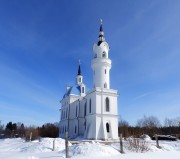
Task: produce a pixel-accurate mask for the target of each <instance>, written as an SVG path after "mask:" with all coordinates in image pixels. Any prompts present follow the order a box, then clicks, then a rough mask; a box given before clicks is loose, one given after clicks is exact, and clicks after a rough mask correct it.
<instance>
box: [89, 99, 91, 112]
mask: <svg viewBox="0 0 180 159" xmlns="http://www.w3.org/2000/svg"><path fill="white" fill-rule="evenodd" d="M89 113H91V99H90V100H89Z"/></svg>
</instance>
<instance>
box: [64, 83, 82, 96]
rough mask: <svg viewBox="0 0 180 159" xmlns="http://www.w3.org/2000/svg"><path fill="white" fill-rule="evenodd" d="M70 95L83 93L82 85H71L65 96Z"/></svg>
mask: <svg viewBox="0 0 180 159" xmlns="http://www.w3.org/2000/svg"><path fill="white" fill-rule="evenodd" d="M69 95H81V87H80V86H79V85H74V86H71V87H70V88H69V89H68V90H67V91H66V93H65V94H64V96H63V98H65V97H66V96H69Z"/></svg>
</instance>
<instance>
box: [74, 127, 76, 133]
mask: <svg viewBox="0 0 180 159" xmlns="http://www.w3.org/2000/svg"><path fill="white" fill-rule="evenodd" d="M74 132H75V134H76V126H75V130H74Z"/></svg>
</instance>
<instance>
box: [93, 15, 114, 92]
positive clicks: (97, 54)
mask: <svg viewBox="0 0 180 159" xmlns="http://www.w3.org/2000/svg"><path fill="white" fill-rule="evenodd" d="M109 50H110V49H109V45H108V43H107V42H106V41H105V38H104V32H103V28H102V19H101V20H100V30H99V38H98V43H97V44H96V43H95V44H94V45H93V52H94V58H93V60H92V62H91V67H92V70H93V81H94V87H95V88H96V87H100V88H106V89H110V69H111V60H110V59H109V55H108V54H109Z"/></svg>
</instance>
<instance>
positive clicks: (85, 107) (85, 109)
mask: <svg viewBox="0 0 180 159" xmlns="http://www.w3.org/2000/svg"><path fill="white" fill-rule="evenodd" d="M84 116H86V103H85V105H84Z"/></svg>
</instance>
